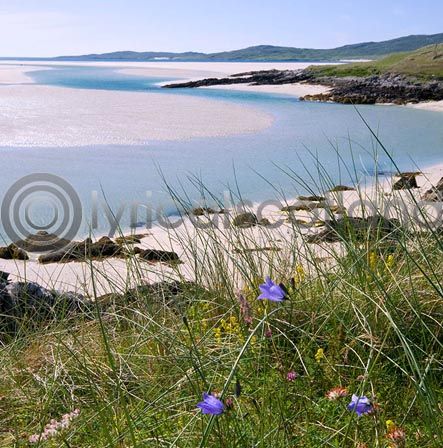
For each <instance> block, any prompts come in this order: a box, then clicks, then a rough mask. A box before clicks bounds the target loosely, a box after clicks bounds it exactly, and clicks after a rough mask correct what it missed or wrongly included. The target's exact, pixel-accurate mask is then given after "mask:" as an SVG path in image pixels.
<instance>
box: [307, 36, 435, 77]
mask: <svg viewBox="0 0 443 448" xmlns="http://www.w3.org/2000/svg"><path fill="white" fill-rule="evenodd" d="M309 70H311V71H313V72H314V73H315V74H316V75H317V76H336V77H345V76H357V77H365V76H371V75H381V74H385V73H394V74H400V75H406V76H411V77H415V78H418V79H443V44H439V45H430V46H427V47H424V48H420V49H419V50H417V51H414V52H408V53H397V54H391V55H389V56H386V57H384V58H382V59H379V60H377V61H371V62H355V63H351V64H344V65H335V66H332V65H328V66H311V67H309Z"/></svg>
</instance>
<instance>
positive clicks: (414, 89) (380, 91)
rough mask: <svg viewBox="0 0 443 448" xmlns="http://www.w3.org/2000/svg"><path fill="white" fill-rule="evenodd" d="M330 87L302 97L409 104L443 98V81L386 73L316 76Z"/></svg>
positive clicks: (368, 102)
mask: <svg viewBox="0 0 443 448" xmlns="http://www.w3.org/2000/svg"><path fill="white" fill-rule="evenodd" d="M315 82H316V83H318V84H322V85H325V86H328V87H330V88H331V90H329V91H328V92H327V93H322V94H318V95H306V96H304V97H302V98H300V99H301V100H306V101H332V102H334V103H343V104H376V103H378V104H382V103H393V104H407V103H420V102H423V101H440V100H443V82H441V81H419V80H416V79H412V78H407V77H405V76H402V75H395V74H385V75H377V76H369V77H365V78H356V77H352V78H351V77H345V78H332V77H331V78H330V77H323V78H317V79H316V80H315Z"/></svg>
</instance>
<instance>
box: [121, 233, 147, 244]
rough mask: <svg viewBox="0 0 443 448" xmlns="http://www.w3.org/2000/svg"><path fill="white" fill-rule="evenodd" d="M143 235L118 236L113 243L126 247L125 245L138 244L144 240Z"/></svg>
mask: <svg viewBox="0 0 443 448" xmlns="http://www.w3.org/2000/svg"><path fill="white" fill-rule="evenodd" d="M144 237H145V235H127V236H119V237H118V238H116V239H115V242H116V243H117V244H118V245H120V246H123V245H127V244H139V243H140V242H141V240H142V238H144Z"/></svg>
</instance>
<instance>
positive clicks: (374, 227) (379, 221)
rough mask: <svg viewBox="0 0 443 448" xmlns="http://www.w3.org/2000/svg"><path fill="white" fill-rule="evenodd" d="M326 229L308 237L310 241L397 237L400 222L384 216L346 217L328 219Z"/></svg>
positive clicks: (324, 241)
mask: <svg viewBox="0 0 443 448" xmlns="http://www.w3.org/2000/svg"><path fill="white" fill-rule="evenodd" d="M325 224H326V229H324V230H323V231H322V232H320V233H317V234H315V235H309V236H308V237H307V242H308V243H334V242H338V241H343V240H344V241H352V240H354V241H359V242H367V241H368V240H377V239H379V238H384V239H385V240H388V239H396V238H397V236H398V231H399V228H400V222H399V221H398V220H396V219H388V218H384V217H382V216H370V217H367V218H354V217H344V218H340V219H336V220H332V221H326V223H325Z"/></svg>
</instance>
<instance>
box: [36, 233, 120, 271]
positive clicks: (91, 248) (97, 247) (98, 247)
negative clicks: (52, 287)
mask: <svg viewBox="0 0 443 448" xmlns="http://www.w3.org/2000/svg"><path fill="white" fill-rule="evenodd" d="M125 253H126V252H125V250H124V248H123V247H122V246H121V245H119V244H117V243H114V242H113V241H112V240H111V238H109V237H107V236H103V237H102V238H100V239H99V240H98V241H96V242H95V243H93V242H92V240H91V239H90V238H87V239H86V240H84V241H79V242H75V243H71V244H69V245H68V246H67V247H65V248H63V249H62V250H60V251H56V252H49V253H46V254H42V255H40V257H39V258H38V261H39V262H40V263H42V264H47V263H66V262H68V261H85V260H87V259H96V260H102V259H105V258H110V257H117V256H121V255H123V254H125Z"/></svg>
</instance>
